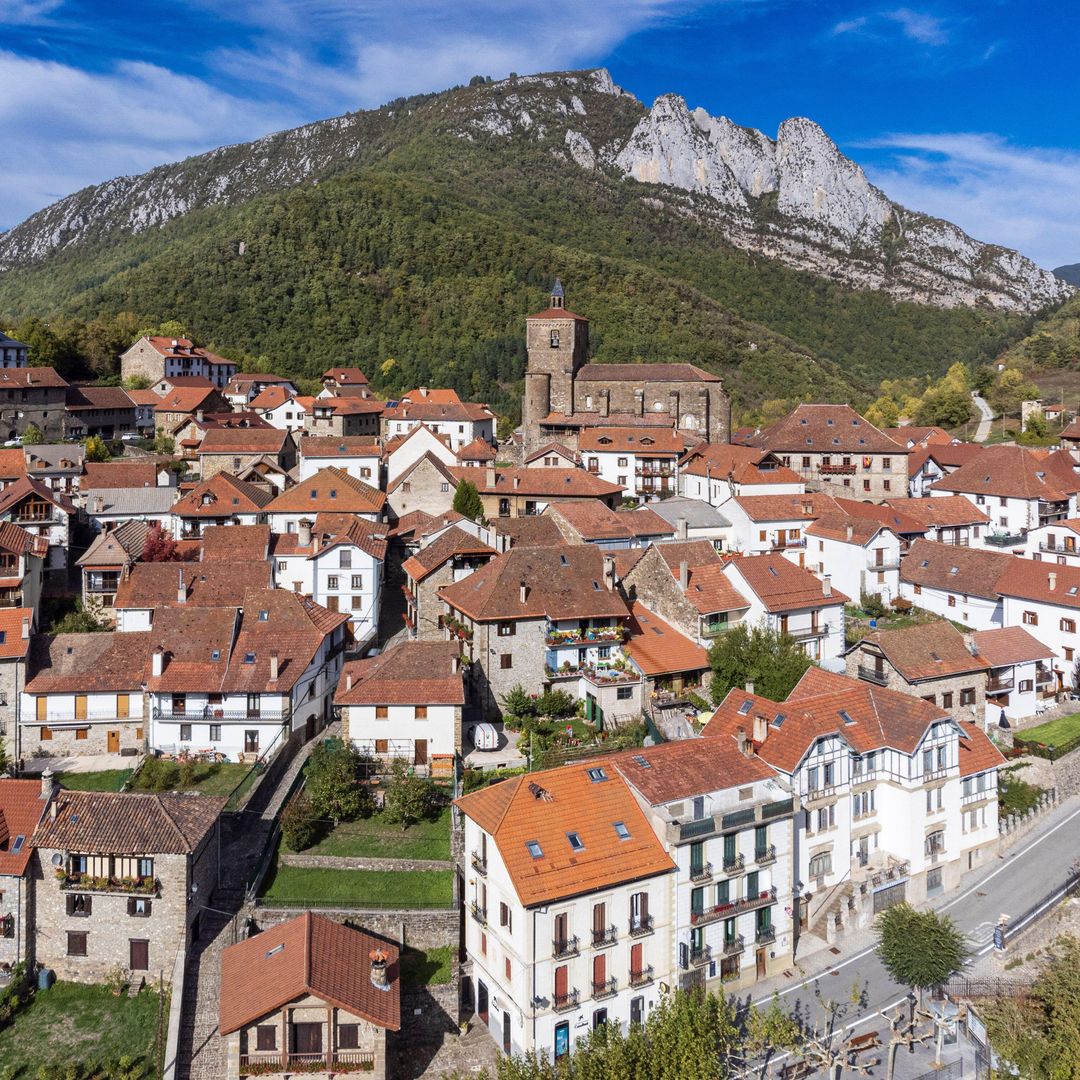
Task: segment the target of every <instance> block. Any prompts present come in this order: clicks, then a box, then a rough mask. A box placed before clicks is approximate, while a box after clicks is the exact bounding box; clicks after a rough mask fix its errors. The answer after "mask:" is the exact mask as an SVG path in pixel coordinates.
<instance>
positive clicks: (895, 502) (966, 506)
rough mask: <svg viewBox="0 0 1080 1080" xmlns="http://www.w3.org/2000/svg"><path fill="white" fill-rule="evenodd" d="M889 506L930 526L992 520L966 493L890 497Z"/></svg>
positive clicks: (939, 526) (943, 526) (970, 523)
mask: <svg viewBox="0 0 1080 1080" xmlns="http://www.w3.org/2000/svg"><path fill="white" fill-rule="evenodd" d="M888 506H890V507H891V508H892V509H894V510H898V511H899V512H900V513H902V514H904V515H905V516H906V517H910V518H914V519H915V520H916V521H919V522H921V523H922V524H924V525H926V526H927V527H928V528H930V527H935V528H946V529H947V528H952V527H955V526H957V525H984V524H986V522H988V521H989V520H990V518H989V516H988V515H987V514H985V513H983V511H982V510H980V509H979V508H978V507H977V506H976V505H975V504H974V503H973V502H972V501H971V500H970V499H969V498H968V497H967V496H966V495H938V496H935V497H933V498H927V499H890V500H889V501H888Z"/></svg>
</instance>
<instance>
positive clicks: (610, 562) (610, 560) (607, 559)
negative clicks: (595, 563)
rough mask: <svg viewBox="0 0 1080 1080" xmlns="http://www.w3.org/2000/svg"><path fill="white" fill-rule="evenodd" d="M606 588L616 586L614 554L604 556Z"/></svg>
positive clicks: (612, 588)
mask: <svg viewBox="0 0 1080 1080" xmlns="http://www.w3.org/2000/svg"><path fill="white" fill-rule="evenodd" d="M604 588H605V589H611V590H614V588H615V558H614V556H612V555H605V556H604Z"/></svg>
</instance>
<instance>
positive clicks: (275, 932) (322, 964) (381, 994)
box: [218, 911, 401, 1035]
mask: <svg viewBox="0 0 1080 1080" xmlns="http://www.w3.org/2000/svg"><path fill="white" fill-rule="evenodd" d="M377 949H379V950H382V952H383V954H384V956H385V957H386V963H387V968H386V975H387V983H388V987H389V988H388V989H387V990H380V989H379V988H377V987H376V986H375V985H374V984H373V983H372V981H371V959H372V957H371V954H372V953H373V952H375V951H376V950H377ZM308 995H311V996H313V997H316V998H319V999H320V1000H321V1001H326V1002H329V1003H331V1004H333V1005H336V1006H337V1007H338V1008H340V1009H344V1010H345V1011H346V1012H349V1013H351V1014H352V1015H353V1016H360V1017H362V1018H363V1019H365V1020H368V1021H370V1022H371V1023H372V1024H374V1025H375V1026H376V1027H381V1028H388V1029H389V1030H390V1031H397V1030H399V1029H400V1027H401V979H400V970H399V963H398V948H397V946H396V945H393V944H391V943H389V942H387V941H384V940H383V939H382V938H377V937H373V936H372V935H371V934H367V933H365V932H364V931H363V930H358V929H355V928H354V927H351V926H345V925H343V924H342V923H337V922H334V921H333V920H332V919H327V918H326V917H325V916H323V915H316V914H315V912H313V911H306V912H304V914H303V915H299V916H297V917H296V918H295V919H290V920H289V921H288V922H283V923H278V924H277V926H272V927H269V928H268V929H266V930H264V931H263V932H262V933H261V934H256V935H255V936H254V937H249V938H248V939H247V940H246V941H238V942H236V943H235V944H233V945H230V946H228V947H227V948H226V949H224V950H222V953H221V1006H220V1014H219V1019H218V1028H219V1030H220V1031H221V1034H222V1035H228V1034H230V1033H231V1032H233V1031H237V1030H239V1029H240V1028H243V1027H247V1026H248V1025H249V1024H253V1023H254V1022H255V1021H256V1020H259V1019H261V1018H263V1017H268V1016H270V1014H271V1013H277V1011H278V1010H279V1009H280V1008H281V1007H282V1006H283V1005H287V1004H288V1003H289V1002H290V1001H295V1000H296V999H297V998H301V997H307V996H308Z"/></svg>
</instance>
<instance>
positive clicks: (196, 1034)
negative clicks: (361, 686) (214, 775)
mask: <svg viewBox="0 0 1080 1080" xmlns="http://www.w3.org/2000/svg"><path fill="white" fill-rule="evenodd" d="M340 728H341V725H340V723H339V722H336V721H335V722H334V723H332V724H330V725H328V726H327V728H326V729H325V731H323V732H322V733H321V734H320V735H319V736H318V737H317V738H314V739H312V740H310V742H307V743H305V744H304V745H303V746H302V747H300V749H299V750H298V751H297V753H296V756H295V757H294V758H293V760H292V761H291V762H290V763H289V767H288V769H286V770H285V773H284V774H283V775H282V777H281V779H280V780H279V781H278V783H277V784H276V786H274V787H273V788H272V789H269V788H268V789H266V790H265V791H264V790H263V787H264V785H262V784H260V785H259V787H258V788H257V789H256V791H255V794H254V795H253V796H252V797H251V801H250V802H249V803H248V805H247V806H246V807H245V808H244V809H243V810H241V811H239V812H238V813H233V814H223V815H222V818H221V829H222V843H221V871H220V877H221V883H220V884H219V886H218V888H217V889H215V891H214V895H213V898H212V903H213V905H214V906H213V907H210V906H207V907H204V908H203V910H202V913H201V915H200V923H201V925H200V928H199V929H200V933H199V937H198V939H197V940H195V941H193V942H192V943H191V949H190V951H189V952H188V961H187V970H186V972H185V975H184V1003H183V1012H182V1014H181V1018H180V1046H179V1051H178V1055H177V1056H178V1059H179V1060H178V1065H177V1070H176V1075H177V1078H178V1080H221V1077H223V1076H224V1075H225V1044H224V1041H223V1040H222V1039H220V1038H219V1037H218V1031H217V1026H218V1008H219V1003H220V990H221V951H222V950H223V949H224V948H225V947H226V946H228V945H231V944H232V943H233V942H234V941H235V940H237V938H238V936H239V935H240V934H242V932H243V922H244V920H243V916H242V910H243V906H244V900H245V893H244V887H245V885H246V883H247V882H248V881H249V880H250V878H251V875H252V874H253V873H254V872H255V869H256V867H257V863H258V858H259V856H260V854H261V853H262V851H263V847H264V845H265V843H266V841H267V839H268V837H269V836H270V834H271V832H272V831H273V828H274V823H275V821H276V819H277V815H278V813H279V812H280V811H281V807H282V804H283V803H284V801H285V799H286V797H287V796H288V794H289V791H290V789H291V788H292V784H293V781H294V780H295V779H296V776H297V774H298V773H299V772H300V770H301V769H302V768H303V767H304V762H306V761H307V759H308V757H309V756H310V754H311V751H312V750H314V749H315V747H316V745H318V743H319V741H320V739H325V738H327V737H328V736H331V735H336V734H338V733H339V732H340Z"/></svg>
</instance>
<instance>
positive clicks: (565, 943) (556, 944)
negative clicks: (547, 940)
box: [551, 936, 581, 960]
mask: <svg viewBox="0 0 1080 1080" xmlns="http://www.w3.org/2000/svg"><path fill="white" fill-rule="evenodd" d="M580 951H581V949H580V945H579V943H578V939H577V937H576V936H574V937H571V938H564V939H562V940H555V941H553V942H552V943H551V959H552V960H563V959H565V958H566V957H568V956H577V954H578V953H579V952H580Z"/></svg>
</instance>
